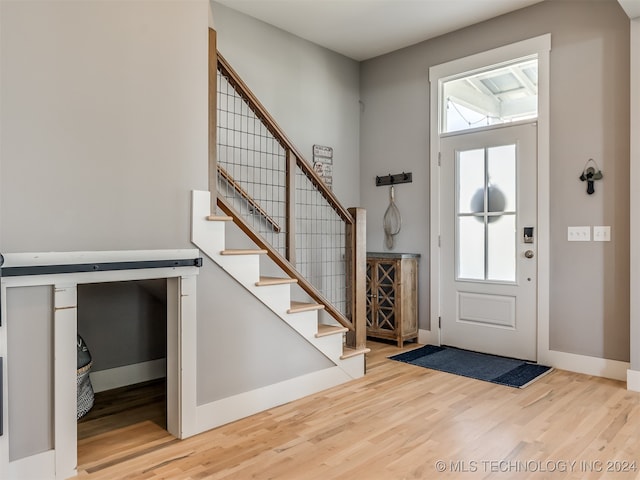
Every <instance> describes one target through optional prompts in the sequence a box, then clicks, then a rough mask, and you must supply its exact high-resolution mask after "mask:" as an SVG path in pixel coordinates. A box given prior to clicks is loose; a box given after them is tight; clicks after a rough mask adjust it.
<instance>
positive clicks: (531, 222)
mask: <svg viewBox="0 0 640 480" xmlns="http://www.w3.org/2000/svg"><path fill="white" fill-rule="evenodd" d="M536 142H537V125H536V124H535V123H527V124H520V125H516V126H501V127H496V128H492V129H487V130H482V131H475V132H472V133H462V134H456V135H450V136H445V137H443V138H441V140H440V149H441V168H440V219H441V226H440V229H441V231H440V245H441V248H440V255H441V258H440V262H441V264H440V265H441V308H440V315H441V331H440V335H441V337H440V340H441V343H442V344H443V345H451V346H455V347H459V348H464V349H468V350H474V351H479V352H485V353H492V354H495V355H502V356H507V357H514V358H520V359H526V360H536V336H537V313H536V304H537V302H536V293H537V288H536V286H537V279H536V271H537V263H536V253H537V252H536V243H537V242H536V232H537V225H536V219H537V212H536V205H537V196H536V191H537V181H536V171H537V166H536V163H537V162H536V159H537V152H536Z"/></svg>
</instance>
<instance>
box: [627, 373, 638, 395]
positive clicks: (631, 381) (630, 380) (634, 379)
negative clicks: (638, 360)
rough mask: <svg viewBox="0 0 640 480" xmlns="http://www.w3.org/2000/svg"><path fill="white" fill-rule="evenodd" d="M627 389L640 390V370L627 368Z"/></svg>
mask: <svg viewBox="0 0 640 480" xmlns="http://www.w3.org/2000/svg"><path fill="white" fill-rule="evenodd" d="M627 390H631V391H632V392H640V372H639V371H638V370H631V369H629V370H627Z"/></svg>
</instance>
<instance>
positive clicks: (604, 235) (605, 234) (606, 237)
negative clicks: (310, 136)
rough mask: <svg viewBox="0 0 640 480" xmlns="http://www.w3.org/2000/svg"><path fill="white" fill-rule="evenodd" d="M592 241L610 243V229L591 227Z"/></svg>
mask: <svg viewBox="0 0 640 480" xmlns="http://www.w3.org/2000/svg"><path fill="white" fill-rule="evenodd" d="M593 241H594V242H610V241H611V227H608V226H607V227H593Z"/></svg>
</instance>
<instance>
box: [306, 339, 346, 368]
mask: <svg viewBox="0 0 640 480" xmlns="http://www.w3.org/2000/svg"><path fill="white" fill-rule="evenodd" d="M311 343H313V344H314V345H315V346H316V347H317V348H318V349H319V350H320V351H321V352H322V353H324V354H325V355H326V356H327V357H329V358H330V359H331V360H332V361H334V362H336V363H339V362H340V361H341V360H340V355H342V335H326V336H324V337H316V336H314V337H313V338H312V339H311Z"/></svg>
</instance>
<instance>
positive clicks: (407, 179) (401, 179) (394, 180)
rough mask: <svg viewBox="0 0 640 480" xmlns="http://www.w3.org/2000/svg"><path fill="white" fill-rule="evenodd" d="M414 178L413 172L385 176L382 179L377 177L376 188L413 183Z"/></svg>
mask: <svg viewBox="0 0 640 480" xmlns="http://www.w3.org/2000/svg"><path fill="white" fill-rule="evenodd" d="M412 181H413V176H412V175H411V172H408V173H405V172H402V173H396V174H395V175H391V174H389V175H383V176H382V177H378V176H376V187H383V186H384V185H398V184H399V183H411V182H412Z"/></svg>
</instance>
